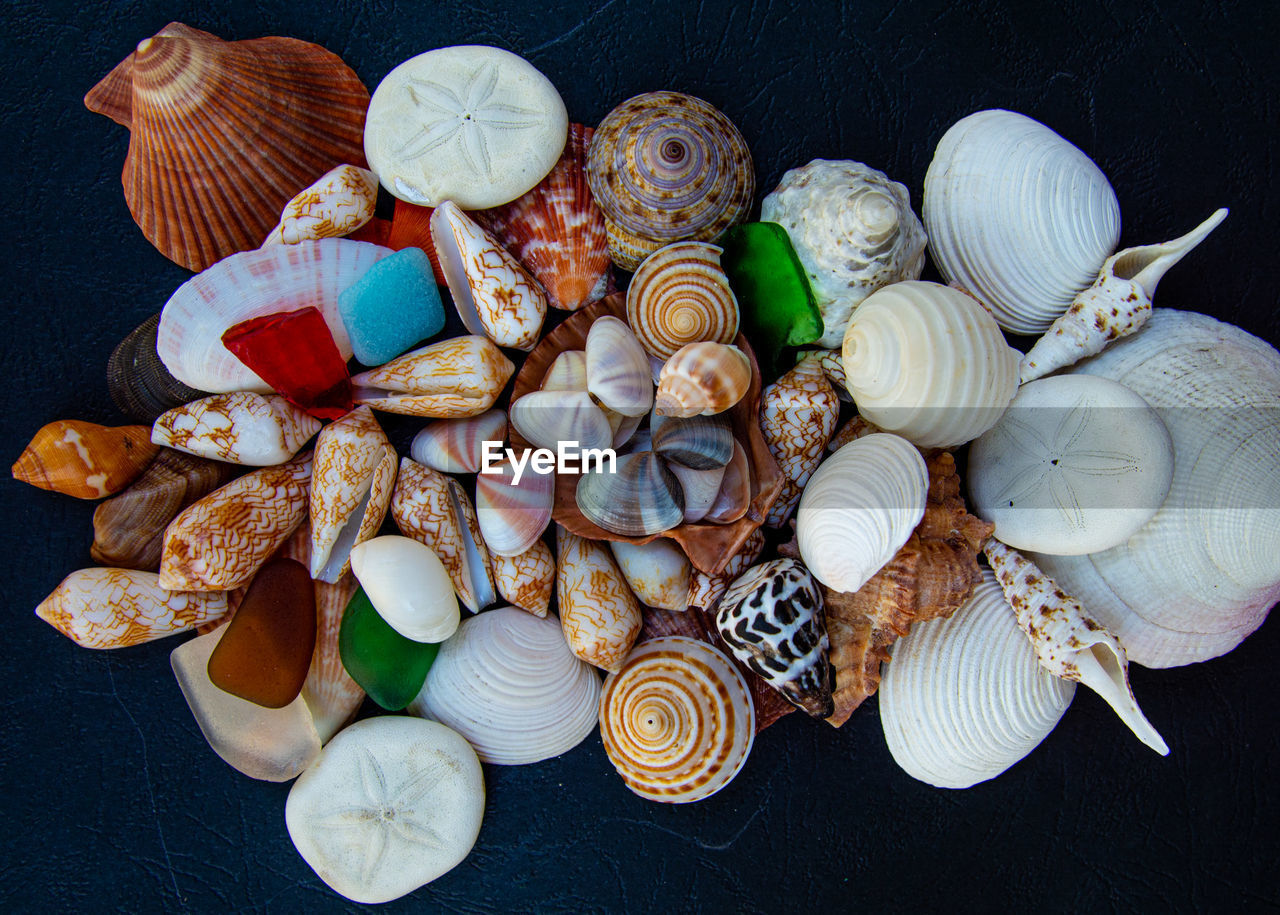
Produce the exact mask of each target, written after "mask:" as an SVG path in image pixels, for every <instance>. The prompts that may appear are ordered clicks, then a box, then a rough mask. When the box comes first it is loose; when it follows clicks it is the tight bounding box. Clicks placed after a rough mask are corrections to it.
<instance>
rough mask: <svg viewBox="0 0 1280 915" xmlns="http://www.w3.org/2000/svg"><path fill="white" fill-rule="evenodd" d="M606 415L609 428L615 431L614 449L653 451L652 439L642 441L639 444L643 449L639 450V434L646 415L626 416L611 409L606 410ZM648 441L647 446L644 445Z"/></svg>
mask: <svg viewBox="0 0 1280 915" xmlns="http://www.w3.org/2000/svg"><path fill="white" fill-rule="evenodd" d="M604 415H605V416H606V417H608V419H609V428H610V429H612V430H613V447H614V450H615V451H616V450H617V449H619V448H622V447H624V446H625V447H627V448H629V449H630V450H631V451H644V450H646V449H651V448H652V446H653V441H652V439H651V438H650V439H640V440H639V443H640V444H642V445H643V447H640V448H637V447H635V445H636V444H637V433H638V432H639V431H640V424H641V423H643V422H644V419H645V417H644V415H643V414H642V415H640V416H624V415H623V414H621V413H614V412H613V411H612V410H610V409H607V408H606V409H605V411H604ZM645 441H648V444H647V445H644V444H643V443H644V442H645Z"/></svg>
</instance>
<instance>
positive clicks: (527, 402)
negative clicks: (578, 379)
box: [511, 391, 613, 451]
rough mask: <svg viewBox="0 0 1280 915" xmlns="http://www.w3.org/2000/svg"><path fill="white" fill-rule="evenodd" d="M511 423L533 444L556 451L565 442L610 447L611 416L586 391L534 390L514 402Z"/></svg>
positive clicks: (583, 446)
mask: <svg viewBox="0 0 1280 915" xmlns="http://www.w3.org/2000/svg"><path fill="white" fill-rule="evenodd" d="M511 425H512V427H513V428H514V429H515V430H516V431H517V432H519V433H520V435H522V436H523V437H524V438H525V439H526V440H527V441H528V442H529V443H530V444H532V445H534V446H535V447H537V448H546V449H547V450H549V451H556V450H557V448H558V446H559V444H560V443H561V442H577V447H578V448H580V449H582V450H587V449H602V448H609V447H610V446H611V445H612V444H613V429H612V428H611V427H610V426H609V417H608V416H606V415H605V413H604V411H603V410H602V409H600V407H599V406H597V405H596V403H595V401H593V400H592V399H591V396H590V395H589V394H588V393H587V392H586V391H531V392H530V393H528V394H526V395H524V396H523V397H521V398H519V399H513V400H512V402H511Z"/></svg>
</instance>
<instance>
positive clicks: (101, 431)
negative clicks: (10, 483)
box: [13, 419, 160, 499]
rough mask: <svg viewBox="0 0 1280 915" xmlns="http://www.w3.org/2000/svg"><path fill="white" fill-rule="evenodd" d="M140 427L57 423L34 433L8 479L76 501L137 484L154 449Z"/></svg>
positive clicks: (74, 421)
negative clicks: (69, 497)
mask: <svg viewBox="0 0 1280 915" xmlns="http://www.w3.org/2000/svg"><path fill="white" fill-rule="evenodd" d="M150 434H151V430H150V429H148V428H147V427H146V426H115V427H110V426H99V425H98V424H97V423H87V422H83V421H82V420H78V419H60V420H58V421H57V422H52V423H49V424H47V425H45V426H42V427H40V429H39V431H37V432H36V434H35V435H34V436H33V437H32V439H31V442H30V443H29V444H28V445H27V447H26V448H25V449H23V451H22V454H20V455H18V460H17V461H15V462H14V465H13V478H14V479H15V480H21V481H22V482H24V483H30V484H31V485H32V486H37V487H39V488H40V489H47V490H49V491H51V492H60V493H63V494H65V495H68V496H75V497H76V498H77V499H101V498H102V497H103V496H110V495H114V494H115V493H118V492H120V490H122V489H124V488H125V487H126V486H128V485H129V484H130V483H132V482H133V481H134V480H136V479H137V478H138V476H139V475H141V474H142V472H143V471H145V470H146V469H147V466H148V465H149V464H150V463H151V462H152V460H154V459H155V456H156V454H157V453H159V451H160V449H159V448H158V447H156V446H155V445H153V444H151V442H150V441H149V438H150Z"/></svg>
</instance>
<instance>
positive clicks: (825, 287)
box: [760, 159, 925, 348]
mask: <svg viewBox="0 0 1280 915" xmlns="http://www.w3.org/2000/svg"><path fill="white" fill-rule="evenodd" d="M760 218H761V219H762V220H764V221H766V222H776V223H779V224H780V225H781V226H782V227H783V228H784V229H786V230H787V235H788V237H789V238H790V239H791V243H792V245H793V246H794V247H795V250H796V255H797V256H799V258H800V263H801V264H802V265H803V266H804V270H805V273H806V274H807V275H808V277H809V285H810V287H811V288H812V289H813V294H814V298H816V299H817V301H818V308H819V310H821V312H822V323H823V334H822V338H821V339H820V340H819V341H818V345H819V346H823V347H827V348H833V347H838V346H839V345H840V341H841V340H842V339H843V338H844V330H845V327H847V326H848V324H849V316H850V315H852V314H853V310H854V309H855V308H856V307H857V306H858V305H859V304H860V303H861V302H862V300H863V299H865V298H866V297H867V296H869V295H870V294H871V293H873V292H875V291H876V290H877V289H879V288H880V287H881V286H887V285H889V284H890V283H898V282H901V281H902V280H918V279H920V274H921V272H922V271H923V270H924V248H925V236H924V226H922V225H920V220H919V219H917V218H916V214H915V213H913V212H912V211H911V195H910V193H909V192H908V191H907V188H906V186H905V185H902V184H899V183H898V182H896V181H890V180H889V176H888V175H886V174H885V173H884V172H880V171H876V170H875V169H874V168H868V167H867V166H866V165H863V164H862V163H861V162H852V161H850V160H847V159H841V160H831V159H814V160H813V161H812V162H810V163H809V164H808V165H806V166H804V167H803V168H793V169H791V170H790V171H788V172H787V173H786V174H785V175H783V176H782V181H781V183H779V185H778V186H777V188H775V189H774V191H773V193H771V194H769V195H768V196H767V197H765V198H764V202H763V203H762V204H761V205H760Z"/></svg>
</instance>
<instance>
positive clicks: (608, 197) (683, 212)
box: [587, 91, 756, 337]
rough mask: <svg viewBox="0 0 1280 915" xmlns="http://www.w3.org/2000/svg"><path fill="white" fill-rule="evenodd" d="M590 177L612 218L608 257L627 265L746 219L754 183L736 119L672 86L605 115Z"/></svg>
mask: <svg viewBox="0 0 1280 915" xmlns="http://www.w3.org/2000/svg"><path fill="white" fill-rule="evenodd" d="M587 180H588V181H589V182H590V184H591V192H592V194H593V195H594V196H595V200H596V203H597V204H599V206H600V209H602V210H603V211H604V214H605V217H606V219H607V223H606V224H607V225H608V228H609V253H610V256H612V257H613V260H614V263H616V264H617V265H618V266H620V267H621V268H622V269H624V270H634V269H635V268H636V265H637V264H638V263H640V261H641V260H643V259H644V257H645V255H646V254H648V253H649V252H651V251H654V250H656V249H657V248H660V247H661V246H662V245H663V244H665V243H667V242H671V241H677V240H679V239H685V238H689V239H695V240H703V241H710V240H711V239H713V238H715V237H716V236H718V235H719V234H720V233H721V232H723V231H724V230H725V229H727V228H729V226H731V225H733V224H734V223H738V222H741V221H742V220H743V219H745V218H746V216H747V213H748V211H749V210H750V209H751V201H752V198H753V197H754V195H755V181H756V179H755V168H754V167H753V165H752V163H751V152H750V150H748V149H747V143H746V140H745V139H743V136H742V134H741V133H740V132H739V131H738V128H737V127H735V126H734V125H733V122H732V121H730V120H729V119H728V118H727V117H725V116H724V114H722V113H721V112H720V111H719V110H718V109H716V108H715V107H714V106H712V105H710V104H708V103H707V102H704V101H703V100H702V99H699V98H694V97H693V96H691V95H685V94H684V93H681V92H669V91H660V92H646V93H643V94H641V95H637V96H634V97H632V98H629V99H627V100H626V101H625V102H623V103H622V104H621V105H618V106H617V107H616V108H614V109H613V110H612V111H610V112H609V113H608V114H607V115H605V117H604V120H602V121H601V122H600V126H599V127H597V128H596V132H595V136H594V137H593V138H592V140H591V148H590V150H589V151H588V155H587ZM633 326H634V325H633ZM730 336H731V337H732V335H730Z"/></svg>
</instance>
